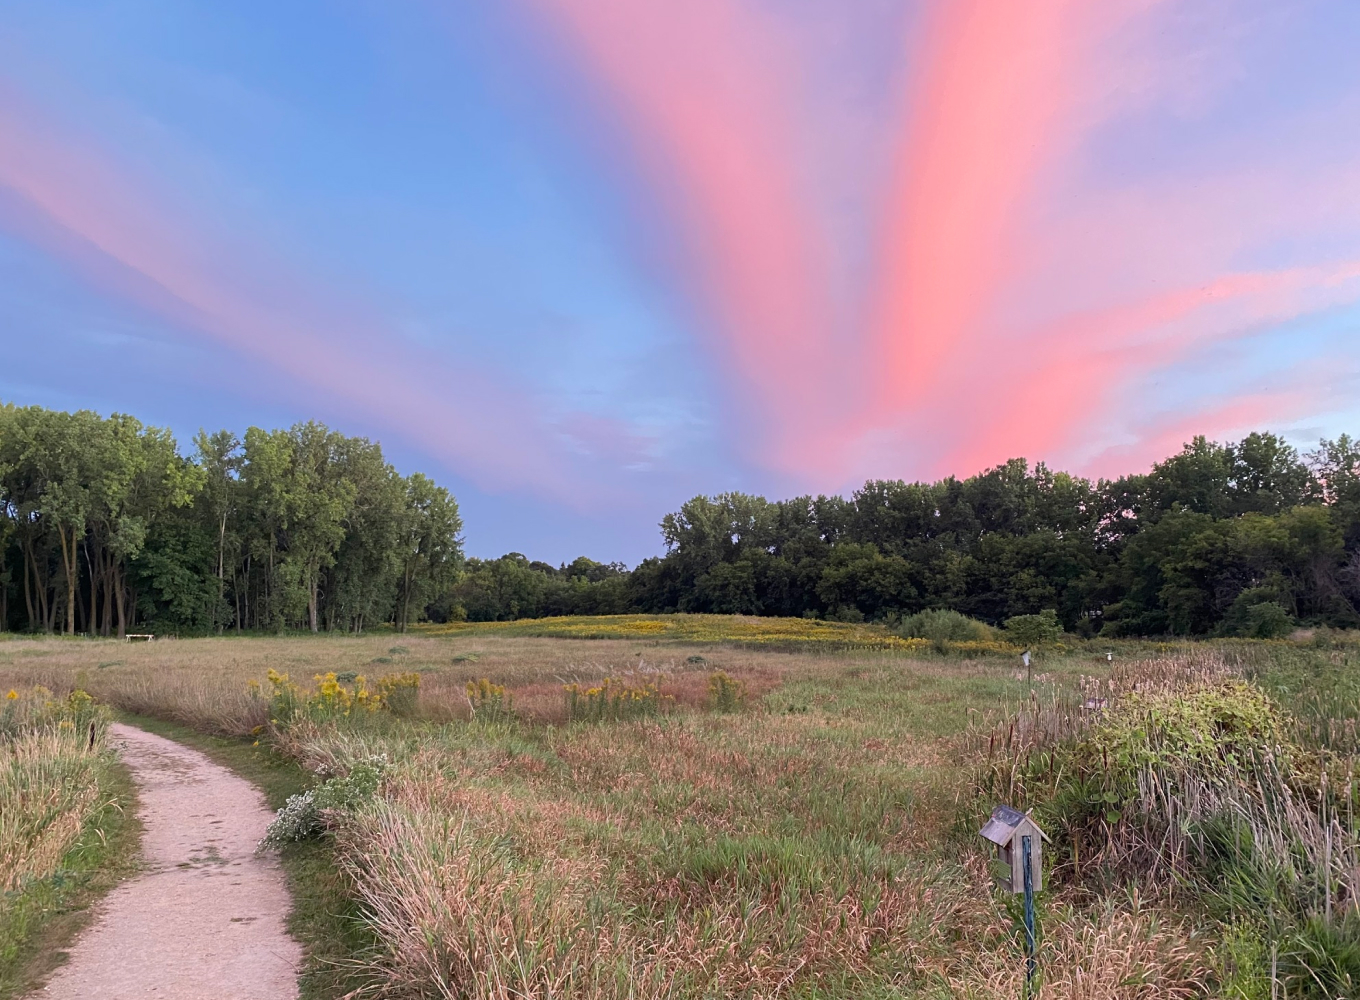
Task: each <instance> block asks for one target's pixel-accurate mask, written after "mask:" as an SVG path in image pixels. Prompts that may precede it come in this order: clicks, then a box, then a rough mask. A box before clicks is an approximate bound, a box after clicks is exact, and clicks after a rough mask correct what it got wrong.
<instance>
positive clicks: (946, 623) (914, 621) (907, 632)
mask: <svg viewBox="0 0 1360 1000" xmlns="http://www.w3.org/2000/svg"><path fill="white" fill-rule="evenodd" d="M897 633H898V634H899V635H901V636H905V637H906V638H909V639H929V640H930V641H931V642H933V643H934V644H935V648H936V649H941V650H942V649H943V648H944V647H945V644H946V643H950V642H987V641H988V640H990V639H992V638H993V630H992V629H991V628H990V627H989V626H987V625H986V624H984V623H983V622H980V621H978V620H977V619H976V618H969V617H968V616H967V615H962V614H959V613H958V612H957V611H951V610H949V609H947V608H931V609H930V610H927V611H918V612H916V614H914V615H908V616H907V617H906V618H903V619H902V623H901V624H900V625H899V626H898V627H897Z"/></svg>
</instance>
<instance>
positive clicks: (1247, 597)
mask: <svg viewBox="0 0 1360 1000" xmlns="http://www.w3.org/2000/svg"><path fill="white" fill-rule="evenodd" d="M1275 596H1276V594H1275V591H1274V590H1272V589H1270V588H1268V587H1251V588H1249V589H1247V590H1244V591H1242V593H1240V594H1238V595H1237V598H1236V600H1234V601H1233V603H1232V605H1231V607H1229V608H1228V612H1227V614H1225V615H1224V616H1223V623H1222V625H1221V626H1220V630H1221V631H1222V632H1223V634H1224V635H1234V636H1240V637H1241V638H1244V639H1283V638H1284V637H1285V636H1287V635H1288V634H1289V633H1290V632H1292V631H1293V630H1294V619H1293V618H1292V617H1291V616H1290V614H1289V612H1288V611H1286V610H1285V608H1284V607H1283V606H1282V605H1281V604H1280V603H1279V602H1278V601H1276V600H1274V598H1275Z"/></svg>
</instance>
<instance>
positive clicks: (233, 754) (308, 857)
mask: <svg viewBox="0 0 1360 1000" xmlns="http://www.w3.org/2000/svg"><path fill="white" fill-rule="evenodd" d="M122 718H123V720H124V721H126V722H128V723H130V724H132V725H135V726H138V727H140V728H142V729H145V730H146V731H147V732H149V733H155V734H156V735H157V736H164V737H165V738H166V739H169V740H174V741H175V742H176V743H183V744H184V745H185V746H188V747H192V748H194V749H195V750H199V751H201V752H203V753H205V754H207V755H208V756H209V757H211V758H212V759H213V760H215V761H216V762H217V763H219V764H221V765H222V766H223V767H227V768H230V769H231V770H232V771H234V772H235V773H237V774H239V775H240V776H241V777H243V778H245V779H246V780H247V781H249V782H251V783H252V784H254V785H255V786H257V787H258V788H259V789H260V790H261V791H262V792H264V796H265V799H266V800H267V801H268V803H269V806H270V808H272V809H278V808H279V807H281V806H282V805H283V804H284V802H285V801H287V799H288V796H290V795H296V794H297V793H299V792H303V791H306V790H307V789H308V788H310V787H311V786H312V785H313V784H315V779H314V777H313V776H312V775H311V774H310V773H308V772H307V771H305V770H304V769H303V768H302V767H300V766H299V765H298V764H296V763H294V762H293V761H291V760H288V759H287V758H285V757H283V756H281V755H279V754H277V753H275V752H274V751H273V750H271V749H270V748H269V747H268V746H267V745H266V744H263V743H261V744H258V745H256V744H255V741H253V740H248V739H245V740H242V739H232V738H229V737H222V736H207V735H204V734H203V733H200V732H197V731H195V730H193V729H189V728H187V727H185V726H181V725H178V724H176V723H173V722H165V721H163V720H161V719H152V718H147V717H144V716H133V715H124V716H122ZM279 856H280V860H281V861H282V864H283V869H284V871H285V872H286V874H287V876H288V889H289V892H290V894H291V895H292V899H293V908H292V910H291V912H290V913H289V915H288V930H289V932H290V933H291V934H292V935H293V937H295V938H296V939H297V940H298V942H299V943H300V944H301V945H302V947H303V949H304V951H305V952H306V955H307V961H306V964H305V965H304V967H303V970H302V973H301V975H300V976H299V977H298V987H299V991H300V992H299V994H298V996H299V1000H323V998H332V997H339V996H344V995H345V994H347V993H349V992H350V991H351V990H354V989H356V988H358V987H360V986H361V985H363V984H364V983H365V982H366V980H364V979H362V978H361V977H359V976H358V975H357V974H356V973H355V972H354V971H353V970H354V966H355V962H356V961H357V959H358V958H359V957H360V956H362V955H363V954H364V953H365V952H366V951H367V950H369V949H371V948H372V947H373V937H372V935H371V934H370V932H369V930H368V927H367V925H366V924H365V923H364V921H363V917H362V915H361V914H360V912H359V909H358V907H357V905H356V904H355V902H354V900H353V899H352V898H351V896H350V893H349V886H348V885H347V884H346V880H345V878H344V876H343V875H342V874H341V873H340V872H339V871H338V869H337V867H336V865H335V863H334V858H333V849H332V846H331V843H330V841H328V840H324V839H322V840H310V841H304V842H302V843H296V844H289V845H287V846H286V847H284V848H283V849H282V850H281V851H280V853H279Z"/></svg>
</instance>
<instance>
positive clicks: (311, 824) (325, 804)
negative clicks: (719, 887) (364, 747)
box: [259, 754, 390, 850]
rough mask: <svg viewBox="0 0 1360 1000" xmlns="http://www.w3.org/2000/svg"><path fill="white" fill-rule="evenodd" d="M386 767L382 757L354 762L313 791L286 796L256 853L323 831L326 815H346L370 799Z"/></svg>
mask: <svg viewBox="0 0 1360 1000" xmlns="http://www.w3.org/2000/svg"><path fill="white" fill-rule="evenodd" d="M389 767H390V765H389V763H388V760H387V755H386V754H377V755H374V756H372V757H367V758H365V759H363V760H358V761H355V762H354V763H353V764H352V765H351V766H350V769H349V772H348V773H347V774H344V775H340V776H337V777H334V778H327V779H326V780H325V781H323V782H322V783H321V784H319V785H317V786H316V787H315V788H311V789H308V790H307V791H305V792H301V793H299V794H297V795H290V796H289V797H288V801H287V802H285V803H284V804H283V808H282V809H280V810H279V811H278V814H277V815H276V816H275V817H274V821H273V822H272V823H270V824H269V829H268V830H266V831H265V835H264V838H263V839H262V840H261V841H260V843H259V849H260V850H268V849H271V848H275V849H277V848H280V847H282V846H283V845H284V844H291V843H296V842H297V841H299V840H308V839H310V838H312V837H319V836H321V835H322V834H323V833H325V832H326V828H327V821H326V815H327V813H333V812H348V811H349V810H351V809H354V808H356V807H358V806H359V805H361V804H362V803H364V802H365V801H367V800H368V799H370V798H372V797H373V795H374V794H375V793H376V792H377V790H378V786H379V785H380V784H381V783H382V779H383V776H384V775H385V774H386V773H387V770H388V768H389Z"/></svg>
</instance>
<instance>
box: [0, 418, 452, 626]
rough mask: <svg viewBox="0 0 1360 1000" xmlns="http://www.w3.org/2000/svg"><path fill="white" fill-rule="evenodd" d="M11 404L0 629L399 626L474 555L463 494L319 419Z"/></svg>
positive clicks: (0, 519) (1, 453)
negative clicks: (241, 421) (216, 421)
mask: <svg viewBox="0 0 1360 1000" xmlns="http://www.w3.org/2000/svg"><path fill="white" fill-rule="evenodd" d="M194 446H195V451H194V453H193V454H192V455H189V456H185V455H182V454H181V453H180V451H179V449H178V447H177V445H176V443H175V440H174V438H173V436H172V435H171V434H170V433H169V432H168V431H166V430H163V429H160V428H155V427H146V426H144V425H142V424H141V423H140V422H139V421H137V420H135V419H133V418H132V417H128V416H124V415H121V414H115V415H113V416H111V417H108V418H103V417H100V416H99V415H98V414H95V413H91V412H89V411H84V410H82V411H80V412H78V413H62V412H58V411H53V410H46V409H43V408H41V407H36V406H33V407H16V406H11V405H5V406H0V627H18V628H26V629H29V630H31V631H49V632H50V631H64V632H68V633H71V632H76V631H81V632H88V633H91V634H99V635H111V634H118V635H121V634H123V633H125V632H126V631H128V630H129V629H130V628H132V627H133V625H135V624H138V623H149V624H152V625H155V626H157V627H163V628H173V629H185V630H191V631H221V630H224V629H228V628H230V629H235V630H241V629H280V628H286V627H304V628H309V629H311V630H312V631H318V630H321V629H323V628H324V629H327V630H337V629H338V630H351V631H358V630H360V629H362V628H364V627H365V625H371V624H374V623H377V622H384V621H386V622H391V623H393V624H395V625H396V626H397V627H398V628H403V629H404V628H405V627H406V625H407V624H408V623H409V622H411V621H413V620H416V619H418V618H419V617H422V616H423V615H424V613H425V605H426V603H428V602H429V601H430V600H432V599H433V598H434V597H436V596H439V595H442V594H443V593H444V592H445V591H447V589H448V588H450V587H451V586H452V585H453V583H454V581H455V579H456V577H457V573H458V570H459V568H460V566H461V564H462V558H463V553H462V520H461V519H460V517H459V515H458V504H457V501H456V500H455V499H454V498H453V497H452V496H451V495H450V494H449V492H448V491H447V490H445V489H444V488H443V487H441V486H438V485H436V484H435V483H433V482H431V481H430V480H429V479H427V478H426V477H424V476H422V475H420V474H419V473H416V474H415V475H412V476H409V477H402V476H400V475H398V474H397V472H396V470H395V469H393V467H392V466H391V465H390V464H388V463H387V462H386V460H384V458H383V454H382V449H381V448H380V447H379V446H378V445H377V444H375V443H373V442H370V441H367V440H365V439H363V438H350V437H345V436H343V435H341V434H339V433H337V432H335V431H332V430H329V429H328V428H326V427H324V426H323V425H321V424H318V423H314V422H309V423H304V424H298V425H296V426H294V427H292V428H290V429H288V430H273V431H266V430H261V429H260V428H258V427H252V428H250V429H249V430H247V431H246V433H245V436H244V438H238V437H237V436H236V435H234V434H232V433H231V432H229V431H219V432H217V433H215V434H207V433H205V432H200V433H199V434H198V435H197V436H196V437H195V439H194Z"/></svg>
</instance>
